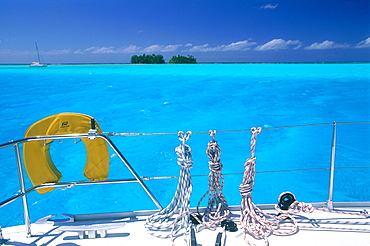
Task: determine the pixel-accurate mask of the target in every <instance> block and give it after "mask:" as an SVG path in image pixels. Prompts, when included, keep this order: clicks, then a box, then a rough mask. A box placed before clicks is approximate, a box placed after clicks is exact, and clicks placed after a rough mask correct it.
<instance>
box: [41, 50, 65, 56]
mask: <svg viewBox="0 0 370 246" xmlns="http://www.w3.org/2000/svg"><path fill="white" fill-rule="evenodd" d="M71 53H72V50H71V49H63V50H51V51H45V52H42V54H44V55H67V54H71Z"/></svg>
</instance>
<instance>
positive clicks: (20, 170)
mask: <svg viewBox="0 0 370 246" xmlns="http://www.w3.org/2000/svg"><path fill="white" fill-rule="evenodd" d="M360 123H370V122H344V123H337V122H333V123H324V124H312V125H304V126H317V125H331V124H332V125H333V133H332V143H331V158H330V168H323V169H329V170H330V176H329V188H328V199H327V201H326V206H327V207H328V208H329V209H333V205H334V203H333V191H334V178H335V176H334V174H335V172H334V170H335V169H336V168H335V157H336V142H337V125H338V124H360ZM292 127H303V126H288V127H275V128H264V129H281V128H292ZM236 131H248V130H236ZM219 132H222V131H219ZM225 132H233V131H225ZM201 133H206V132H199V134H201ZM156 134H157V135H163V134H166V133H118V134H117V133H108V134H107V135H105V134H98V133H96V131H94V130H90V131H89V132H88V133H87V134H66V135H54V136H37V137H29V138H24V139H20V140H16V141H10V142H7V143H4V144H0V149H2V148H7V147H12V146H13V147H14V149H15V154H16V162H17V169H18V176H19V183H20V187H21V189H20V192H19V193H18V194H16V195H14V196H12V197H10V198H8V199H6V200H4V201H2V202H0V208H1V207H3V206H6V205H8V204H10V203H12V202H13V201H15V200H18V199H20V198H22V202H23V210H24V221H25V226H26V233H27V236H31V229H30V216H29V211H28V203H27V194H29V193H30V192H33V191H35V190H38V189H42V188H51V187H54V188H71V187H73V186H80V185H96V184H99V185H101V184H113V183H115V184H117V183H130V182H138V183H139V184H140V185H141V187H142V188H143V189H144V191H145V192H146V193H147V194H148V196H149V197H150V198H151V200H152V201H153V203H154V204H155V205H156V206H157V208H158V209H162V206H161V204H160V203H159V201H158V200H157V199H156V198H155V196H154V195H153V193H152V192H151V191H150V190H149V188H148V187H147V186H146V185H145V183H144V181H145V180H150V179H166V178H177V176H171V177H140V176H139V175H138V174H137V173H136V171H135V170H134V169H133V167H132V166H131V165H130V164H129V162H128V161H127V160H126V158H125V157H124V156H123V154H122V153H121V152H120V150H119V149H118V148H117V146H116V145H115V144H114V143H113V142H112V140H111V139H110V138H109V137H108V136H114V135H156ZM168 134H175V133H168ZM193 134H198V133H193ZM74 138H89V139H95V138H103V139H104V140H105V141H106V142H107V143H108V145H109V146H110V147H111V149H112V150H113V151H114V152H115V153H116V154H117V156H118V157H119V158H120V160H121V161H122V162H123V163H124V165H125V166H126V168H127V169H128V170H129V171H130V172H131V174H132V175H133V176H134V178H132V179H115V180H105V181H77V182H60V183H46V184H41V185H38V186H34V187H31V188H29V189H26V187H25V182H24V176H23V173H24V172H23V168H22V160H21V153H20V150H19V149H20V148H19V145H20V144H23V143H26V142H31V141H46V140H57V139H74ZM287 171H305V170H284V171H281V172H287ZM279 172H280V171H279ZM224 175H229V174H224ZM194 176H206V175H194ZM335 204H336V203H335Z"/></svg>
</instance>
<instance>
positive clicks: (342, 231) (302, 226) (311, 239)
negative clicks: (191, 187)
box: [3, 207, 370, 246]
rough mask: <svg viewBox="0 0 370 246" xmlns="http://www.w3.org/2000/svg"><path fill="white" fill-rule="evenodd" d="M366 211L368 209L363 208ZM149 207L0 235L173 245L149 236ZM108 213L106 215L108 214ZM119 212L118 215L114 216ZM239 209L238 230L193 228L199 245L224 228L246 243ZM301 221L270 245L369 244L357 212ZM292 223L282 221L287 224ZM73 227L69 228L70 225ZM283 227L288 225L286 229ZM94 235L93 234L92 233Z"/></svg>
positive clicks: (319, 214)
mask: <svg viewBox="0 0 370 246" xmlns="http://www.w3.org/2000/svg"><path fill="white" fill-rule="evenodd" d="M363 209H364V208H363V207H362V208H359V207H356V208H346V209H340V210H339V211H343V210H345V211H349V212H353V211H357V212H361V211H363ZM367 209H368V211H369V208H367ZM264 211H266V212H267V213H270V214H276V211H275V210H264ZM152 212H153V211H142V212H128V213H119V214H110V215H109V214H107V215H103V214H101V215H79V216H76V217H75V218H76V221H75V222H65V223H54V222H47V223H43V224H37V223H36V224H32V226H31V232H32V237H28V238H27V237H26V233H25V226H24V225H20V226H14V227H7V228H3V237H4V238H5V239H8V241H7V243H6V245H14V246H21V245H22V246H23V245H33V246H34V245H48V246H52V245H59V246H75V245H89V246H94V245H152V246H166V245H168V246H171V245H172V242H171V239H160V238H157V237H154V236H152V235H150V234H149V233H148V232H147V231H146V229H145V227H144V224H145V220H146V218H147V217H148V215H149V214H151V213H152ZM108 215H109V216H111V218H108V219H107V217H109V216H108ZM117 216H119V217H120V218H117ZM239 216H240V212H239V211H238V210H237V207H233V209H232V216H231V219H232V220H233V221H234V222H236V223H237V224H238V231H237V232H226V241H224V240H225V232H224V230H223V228H221V227H220V228H218V229H217V230H216V231H212V230H209V229H202V230H200V231H199V232H196V241H197V244H196V245H197V246H208V245H212V246H213V245H216V237H217V235H218V233H219V232H222V233H223V234H222V240H221V245H222V246H226V245H232V246H235V245H248V243H247V242H246V241H245V240H244V234H243V231H242V229H241V226H240V224H239ZM295 218H296V219H297V221H298V222H299V231H298V232H297V233H295V234H293V235H288V236H282V235H271V236H269V237H268V241H269V245H270V246H278V245H279V246H280V245H282V246H283V245H284V246H285V245H343V246H344V245H345V246H348V245H356V246H360V245H370V218H366V217H365V216H358V215H349V214H340V213H328V212H323V211H318V210H315V211H314V212H313V213H299V214H296V215H295ZM99 224H100V225H105V226H106V228H107V231H106V237H103V236H104V232H101V233H102V236H101V235H100V234H99V233H98V234H96V236H95V232H94V233H92V232H90V233H91V235H90V237H94V236H95V238H89V235H88V233H86V234H85V236H84V238H83V239H80V237H79V234H78V232H77V230H75V231H65V229H66V227H68V226H69V227H72V226H73V227H76V226H81V225H86V226H87V227H89V226H91V225H94V226H97V225H99ZM289 224H290V223H285V225H289ZM70 229H71V230H73V228H70ZM285 231H286V230H285ZM92 234H94V235H92ZM246 238H247V239H248V240H250V243H251V245H253V244H254V245H265V242H264V240H255V239H253V238H252V237H251V236H250V235H247V237H246ZM175 245H179V246H180V245H189V244H186V243H185V241H184V237H178V238H176V240H175Z"/></svg>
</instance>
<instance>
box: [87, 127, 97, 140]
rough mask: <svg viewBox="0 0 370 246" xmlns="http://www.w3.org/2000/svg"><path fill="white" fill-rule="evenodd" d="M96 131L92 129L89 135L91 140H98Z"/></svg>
mask: <svg viewBox="0 0 370 246" xmlns="http://www.w3.org/2000/svg"><path fill="white" fill-rule="evenodd" d="M96 131H97V130H96V129H90V130H89V132H88V133H87V138H88V139H89V140H94V139H96Z"/></svg>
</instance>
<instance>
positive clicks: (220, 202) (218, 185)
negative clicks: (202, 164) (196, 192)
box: [197, 130, 230, 228]
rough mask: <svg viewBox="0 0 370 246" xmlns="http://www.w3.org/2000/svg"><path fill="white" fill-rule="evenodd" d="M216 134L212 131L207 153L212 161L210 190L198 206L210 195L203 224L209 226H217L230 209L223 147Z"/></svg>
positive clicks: (225, 217) (209, 163) (210, 162)
mask: <svg viewBox="0 0 370 246" xmlns="http://www.w3.org/2000/svg"><path fill="white" fill-rule="evenodd" d="M215 135H216V131H215V130H213V131H212V130H211V131H210V136H211V137H212V140H211V141H210V142H208V147H207V150H206V154H207V156H208V157H209V159H210V161H209V162H208V165H209V169H210V170H211V172H210V173H209V175H208V188H209V190H208V191H207V192H206V193H205V194H204V195H203V197H202V198H201V199H200V200H199V202H198V205H197V208H198V207H199V205H200V203H201V202H202V200H203V199H204V198H205V197H206V196H207V195H209V197H208V206H207V208H206V209H205V212H204V215H203V223H202V225H203V226H205V227H207V228H215V227H217V226H218V225H219V224H221V222H222V221H224V220H226V219H227V218H228V217H229V214H230V210H229V206H228V205H227V202H226V198H225V196H224V194H223V192H222V189H223V186H224V177H223V176H222V173H221V171H222V163H221V160H220V158H221V148H220V146H219V145H218V144H217V141H215V139H214V136H215Z"/></svg>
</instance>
